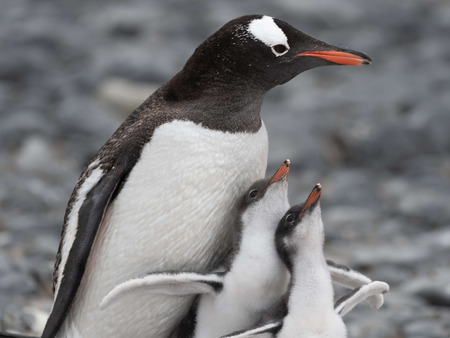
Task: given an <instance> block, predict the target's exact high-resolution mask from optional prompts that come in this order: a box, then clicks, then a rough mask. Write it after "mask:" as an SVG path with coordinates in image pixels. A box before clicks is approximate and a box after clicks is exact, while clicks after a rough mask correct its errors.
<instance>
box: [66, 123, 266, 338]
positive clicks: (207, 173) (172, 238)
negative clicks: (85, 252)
mask: <svg viewBox="0 0 450 338" xmlns="http://www.w3.org/2000/svg"><path fill="white" fill-rule="evenodd" d="M267 148H268V141H267V132H266V129H265V126H264V124H262V126H261V128H260V130H259V131H258V132H257V133H253V134H252V133H224V132H221V131H214V130H210V129H207V128H203V127H201V126H199V125H196V124H194V123H192V122H189V121H173V122H171V123H167V124H164V125H162V126H160V127H158V128H157V129H156V130H155V131H154V134H153V136H152V139H151V142H150V143H148V144H147V145H145V146H144V148H143V150H142V154H141V157H140V159H139V161H138V162H137V163H136V165H135V167H134V168H133V169H132V171H131V173H130V175H129V177H128V179H127V181H126V183H125V184H124V186H123V188H122V190H121V192H120V193H119V195H118V196H117V197H116V199H115V201H114V202H113V203H112V205H111V206H110V207H109V209H108V211H107V214H106V216H105V220H104V222H103V224H102V226H101V227H102V229H101V231H100V233H99V235H98V236H97V240H96V245H95V247H94V252H93V253H92V255H91V258H90V261H89V266H88V269H87V272H86V274H87V276H86V278H84V280H83V282H82V289H81V290H80V292H79V295H78V297H77V302H76V303H75V304H74V307H73V310H72V312H71V315H72V316H73V320H74V322H76V323H77V326H78V327H79V329H80V330H82V331H83V332H82V334H83V333H84V332H86V333H88V334H92V335H93V336H95V335H96V336H108V334H112V335H113V336H130V335H134V336H138V335H140V334H144V333H145V334H146V335H147V336H152V337H158V336H164V335H167V334H168V333H167V332H164V330H163V329H162V328H161V327H162V325H161V324H160V321H161V320H164V325H163V326H164V327H170V322H171V320H172V321H174V322H175V321H177V320H178V319H179V317H180V315H182V314H183V311H184V310H185V309H186V306H184V307H183V306H178V307H179V308H180V309H178V310H177V304H174V301H173V300H168V299H166V298H167V297H166V298H165V299H161V298H160V297H157V298H155V297H153V298H152V297H148V296H143V295H136V297H130V298H127V297H124V298H123V300H122V301H121V302H118V303H117V304H115V305H114V306H111V307H110V308H109V309H108V310H107V313H105V312H102V313H100V312H99V306H98V305H99V303H100V301H101V299H102V298H103V297H104V296H105V295H106V293H108V291H110V290H111V289H112V288H113V287H114V286H115V285H117V284H119V283H121V282H123V281H124V280H126V279H129V278H132V277H135V276H137V275H142V274H145V273H148V272H152V271H167V270H184V271H189V270H190V271H198V272H204V271H206V270H208V269H210V268H211V267H213V266H215V265H217V264H218V263H220V259H221V257H222V256H223V254H224V253H225V252H226V251H227V249H228V245H229V241H230V239H231V236H232V231H233V227H232V224H233V222H234V217H233V216H234V215H235V214H236V213H237V204H238V202H239V197H240V196H241V195H242V193H243V192H244V191H245V190H246V189H248V187H249V186H250V184H251V183H252V182H253V181H255V180H257V179H260V178H262V177H264V175H265V170H266V163H267ZM178 298H180V299H179V300H176V301H177V302H181V303H182V302H183V301H184V302H186V300H185V299H184V298H183V297H178ZM155 299H156V300H155ZM155 302H157V304H156V303H155ZM165 305H166V306H165ZM166 307H167V308H166ZM177 311H178V312H177ZM180 311H181V313H179V312H180Z"/></svg>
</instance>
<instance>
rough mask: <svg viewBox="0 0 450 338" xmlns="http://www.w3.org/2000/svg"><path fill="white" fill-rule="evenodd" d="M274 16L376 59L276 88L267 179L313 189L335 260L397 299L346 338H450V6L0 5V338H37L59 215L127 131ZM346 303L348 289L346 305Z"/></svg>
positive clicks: (169, 0) (270, 101) (383, 2)
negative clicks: (85, 175)
mask: <svg viewBox="0 0 450 338" xmlns="http://www.w3.org/2000/svg"><path fill="white" fill-rule="evenodd" d="M256 13H261V14H267V15H271V16H275V17H278V18H280V19H283V20H285V21H287V22H289V23H290V24H292V25H293V26H295V27H297V28H299V29H300V30H303V31H304V32H306V33H308V34H310V35H313V36H314V37H316V38H318V39H321V40H324V41H327V42H329V43H332V44H335V45H338V46H344V47H349V48H352V49H355V50H360V51H363V52H365V53H367V54H368V55H369V56H371V57H372V59H373V64H372V65H371V66H369V67H359V68H356V67H327V68H322V69H316V70H312V71H309V72H306V73H304V74H302V75H300V76H299V77H298V78H296V79H294V80H293V81H291V82H290V83H288V84H286V85H284V86H282V87H279V88H276V89H274V90H273V91H272V92H271V93H270V94H269V95H268V96H267V98H266V100H265V104H264V107H263V118H264V120H265V123H266V126H267V129H268V131H269V138H270V161H269V168H268V170H269V172H271V171H272V170H274V169H275V168H276V167H278V166H279V165H280V163H281V162H282V161H283V160H284V159H285V158H290V159H291V161H292V171H291V175H290V199H291V202H292V203H299V202H301V201H303V200H304V198H305V196H306V195H307V194H308V193H309V191H310V189H312V187H313V186H314V184H315V183H316V182H318V181H320V182H321V183H322V185H323V187H324V196H323V201H322V208H323V216H324V220H325V227H326V237H327V240H326V251H327V257H328V258H330V259H334V260H335V261H338V262H341V263H345V264H348V265H350V266H352V267H353V268H355V269H359V270H360V271H362V272H364V273H366V274H367V275H369V276H370V277H371V278H373V279H380V280H385V281H387V282H388V283H389V284H390V285H391V292H390V293H389V294H388V295H386V298H385V299H386V303H385V306H384V307H383V308H382V309H380V310H378V311H374V310H371V309H370V308H369V307H368V306H367V305H366V304H362V305H359V306H358V308H357V309H356V310H355V311H353V312H352V313H350V314H349V315H348V316H347V317H346V318H345V321H346V323H347V324H348V328H349V333H350V336H351V337H389V338H394V337H395V338H399V337H448V336H449V334H450V227H449V225H450V156H449V154H450V41H449V36H450V2H449V1H445V0H416V1H394V0H379V1H358V0H315V1H307V0H303V1H294V0H279V1H276V2H275V1H256V0H251V1H250V0H249V1H235V0H234V1H227V2H223V1H222V2H219V1H215V2H214V1H206V0H203V1H201V0H197V1H193V0H190V1H181V0H166V1H145V0H130V1H127V2H124V1H106V0H95V1H92V0H91V1H87V0H78V1H70V0H59V1H57V0H40V1H35V0H2V2H1V10H0V329H2V330H5V329H8V330H11V331H13V330H14V331H19V332H27V333H34V334H39V333H40V331H41V330H42V328H43V325H44V323H45V320H46V317H47V314H48V312H49V310H50V307H51V282H50V279H51V274H52V269H53V263H54V258H55V254H56V250H57V247H58V243H59V236H60V230H61V224H62V219H63V214H64V210H65V207H66V203H67V201H68V199H69V196H70V193H71V191H72V188H73V186H74V185H75V182H76V180H77V178H78V175H79V174H80V172H81V170H82V168H83V166H84V165H85V164H86V162H87V161H88V160H89V159H90V157H91V156H92V155H93V154H94V152H95V151H96V150H97V149H98V148H99V147H100V146H101V145H102V144H103V143H104V142H105V141H106V140H107V138H108V137H109V136H110V135H111V134H112V133H113V132H114V130H115V129H116V128H117V127H118V126H119V124H120V123H121V122H122V121H123V120H124V119H125V117H126V116H127V115H128V114H129V113H130V112H131V111H132V110H133V109H134V108H135V107H136V106H138V105H139V104H140V103H141V102H142V101H143V100H144V99H145V98H146V97H147V96H148V95H149V94H151V92H152V91H153V90H154V89H155V88H157V87H158V86H159V85H160V84H162V83H164V82H165V81H167V80H168V79H170V77H172V76H173V75H174V74H175V73H176V72H177V71H178V70H180V69H181V67H182V66H183V64H184V62H185V61H186V60H187V58H188V57H189V56H190V55H191V53H192V52H193V51H194V49H195V48H196V47H197V46H198V45H199V44H200V43H201V42H202V41H203V40H204V39H205V38H206V37H207V36H209V35H210V34H212V33H213V32H214V31H216V30H217V29H218V28H219V27H221V26H222V25H223V24H224V23H226V22H227V21H229V20H231V19H233V18H235V17H238V16H241V15H244V14H256ZM341 291H342V290H338V293H339V292H341Z"/></svg>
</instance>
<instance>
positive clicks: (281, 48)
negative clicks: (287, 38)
mask: <svg viewBox="0 0 450 338" xmlns="http://www.w3.org/2000/svg"><path fill="white" fill-rule="evenodd" d="M288 49H289V48H288V47H287V46H285V45H275V46H272V50H273V52H274V53H275V55H276V56H281V55H283V54H284V53H286V52H287V51H288Z"/></svg>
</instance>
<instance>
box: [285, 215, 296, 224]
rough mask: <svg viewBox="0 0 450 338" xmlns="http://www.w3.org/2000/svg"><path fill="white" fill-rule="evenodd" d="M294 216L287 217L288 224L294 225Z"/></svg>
mask: <svg viewBox="0 0 450 338" xmlns="http://www.w3.org/2000/svg"><path fill="white" fill-rule="evenodd" d="M294 218H295V217H294V214H289V215H287V216H286V223H293V222H294Z"/></svg>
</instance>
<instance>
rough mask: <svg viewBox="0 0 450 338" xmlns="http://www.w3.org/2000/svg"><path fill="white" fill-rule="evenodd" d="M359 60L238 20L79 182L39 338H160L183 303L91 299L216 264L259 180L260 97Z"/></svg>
mask: <svg viewBox="0 0 450 338" xmlns="http://www.w3.org/2000/svg"><path fill="white" fill-rule="evenodd" d="M368 63H370V59H369V58H368V57H367V56H365V55H364V54H362V53H359V52H354V51H350V50H345V49H341V48H337V47H334V46H331V45H328V44H326V43H324V42H321V41H319V40H316V39H314V38H312V37H310V36H308V35H306V34H304V33H302V32H300V31H298V30H296V29H295V28H293V27H292V26H290V25H289V24H287V23H285V22H283V21H281V20H278V19H273V18H271V17H268V16H261V15H250V16H244V17H240V18H238V19H235V20H232V21H231V22H229V23H227V24H226V25H225V26H223V27H222V28H221V29H219V30H218V31H217V32H216V33H214V34H213V35H212V36H210V37H209V38H208V39H207V40H206V41H205V42H203V43H202V44H201V45H200V46H199V47H198V48H197V49H196V50H195V52H194V54H193V55H192V56H191V58H190V59H189V60H188V61H187V63H186V65H185V66H184V68H183V69H182V70H181V71H180V72H179V73H178V74H176V75H175V76H174V77H173V78H172V79H171V80H170V81H169V82H167V83H166V84H164V85H163V86H162V87H161V88H159V89H158V90H157V91H156V92H155V93H154V94H153V95H151V96H150V97H149V98H148V99H147V100H146V101H145V102H144V103H143V104H142V105H141V106H140V107H138V108H137V109H136V110H135V111H134V112H133V113H132V114H131V115H130V116H129V117H128V119H127V120H126V121H125V122H124V123H123V124H122V125H121V126H120V127H119V129H118V130H117V131H116V132H115V133H114V134H113V135H112V137H111V138H110V139H109V140H108V141H107V142H106V144H105V145H104V146H103V147H102V148H101V149H100V150H99V151H98V152H97V154H96V155H95V156H94V157H93V159H92V161H91V162H90V163H89V164H88V165H87V166H86V168H85V169H84V171H83V173H82V174H81V177H80V179H79V181H78V183H77V185H76V187H75V190H74V192H73V194H72V196H71V198H70V201H69V205H68V208H67V211H66V215H65V218H64V226H63V231H62V238H61V243H60V247H59V250H58V254H57V260H56V264H55V272H54V303H53V307H52V310H51V313H50V317H49V319H48V321H47V324H46V326H45V329H44V332H43V335H42V337H44V338H49V337H55V336H60V337H75V336H82V337H132V336H133V337H144V336H147V337H166V336H167V335H168V334H169V333H170V332H171V330H172V329H173V327H174V326H175V325H176V324H177V322H178V321H179V320H180V318H181V317H182V316H183V315H184V313H185V312H186V310H187V309H188V308H189V305H190V303H191V301H192V297H186V298H178V297H177V298H174V297H167V296H158V297H155V296H154V295H149V296H148V295H146V294H139V293H137V294H135V295H133V296H130V297H126V298H124V299H123V301H121V302H119V304H114V306H111V307H110V308H108V311H100V309H99V306H98V304H99V303H100V300H101V299H102V298H103V297H104V296H105V295H106V293H107V292H108V291H109V290H111V289H112V288H113V287H114V286H115V285H117V284H119V283H121V282H123V281H125V280H126V279H128V278H131V277H134V276H137V275H139V274H141V273H144V272H148V271H164V270H177V271H183V270H184V271H189V270H190V271H193V270H195V271H198V272H205V271H209V270H211V269H212V268H214V267H216V266H218V265H219V263H220V262H222V260H223V259H224V257H225V256H226V255H227V253H228V250H229V243H230V240H231V233H232V228H231V224H232V222H233V220H234V218H233V217H230V215H233V214H234V213H235V212H236V210H237V203H236V201H237V200H238V196H240V195H241V194H242V193H243V192H244V191H245V190H246V189H247V188H248V186H249V185H250V184H251V183H252V182H254V181H255V180H257V179H260V178H262V177H264V174H265V169H266V160H267V147H268V141H267V132H266V128H265V126H264V123H263V122H262V121H261V118H260V107H261V104H262V100H263V97H264V95H265V93H266V92H267V91H268V90H270V89H271V88H273V87H275V86H277V85H280V84H283V83H285V82H287V81H289V80H290V79H292V78H293V77H295V76H296V75H298V74H300V73H301V72H303V71H305V70H308V69H312V68H315V67H319V66H327V65H334V64H341V65H363V64H368ZM242 166H244V167H245V168H247V169H246V170H242ZM238 171H243V172H245V174H243V175H237V173H238Z"/></svg>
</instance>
